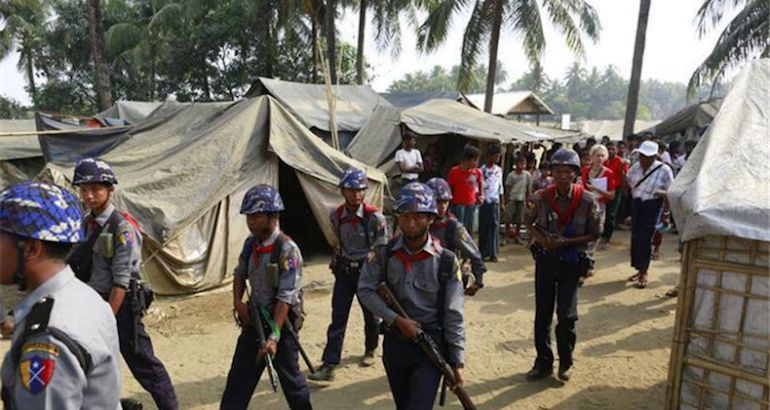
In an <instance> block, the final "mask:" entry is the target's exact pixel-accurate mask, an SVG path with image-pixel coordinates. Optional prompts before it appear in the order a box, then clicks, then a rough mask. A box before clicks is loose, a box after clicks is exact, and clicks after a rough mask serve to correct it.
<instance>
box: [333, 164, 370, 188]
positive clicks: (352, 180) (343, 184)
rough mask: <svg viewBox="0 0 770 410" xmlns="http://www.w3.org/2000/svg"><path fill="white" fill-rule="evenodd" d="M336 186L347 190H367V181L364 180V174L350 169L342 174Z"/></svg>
mask: <svg viewBox="0 0 770 410" xmlns="http://www.w3.org/2000/svg"><path fill="white" fill-rule="evenodd" d="M337 186H338V187H340V188H347V189H357V190H360V189H367V188H369V180H368V179H367V178H366V172H364V171H362V170H360V169H358V168H355V167H350V168H348V169H346V170H345V172H344V173H343V174H342V177H341V178H340V182H339V184H338V185H337Z"/></svg>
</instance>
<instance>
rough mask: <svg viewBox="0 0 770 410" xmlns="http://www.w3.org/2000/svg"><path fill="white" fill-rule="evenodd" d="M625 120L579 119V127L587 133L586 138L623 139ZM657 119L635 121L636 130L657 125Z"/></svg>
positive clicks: (636, 131) (639, 130)
mask: <svg viewBox="0 0 770 410" xmlns="http://www.w3.org/2000/svg"><path fill="white" fill-rule="evenodd" d="M624 122H625V121H623V120H586V121H578V122H577V128H578V129H579V130H580V131H582V132H583V134H585V138H588V137H591V136H592V137H594V138H596V139H597V140H599V138H601V137H603V136H605V135H606V136H608V137H610V139H611V140H613V141H621V140H623V124H624ZM655 123H656V121H642V120H636V121H634V132H635V133H638V132H641V131H642V130H645V129H647V128H650V127H651V126H653V125H655Z"/></svg>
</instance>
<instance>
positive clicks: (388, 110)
mask: <svg viewBox="0 0 770 410" xmlns="http://www.w3.org/2000/svg"><path fill="white" fill-rule="evenodd" d="M400 122H401V109H400V108H396V107H388V106H379V107H377V109H375V110H374V113H373V114H372V116H371V118H369V121H368V122H367V123H366V125H365V126H364V128H362V129H361V131H359V132H358V134H357V135H356V137H355V138H353V141H351V142H350V144H348V146H347V148H346V149H345V151H346V152H347V153H348V155H350V156H351V157H352V158H355V159H357V160H358V161H361V162H363V163H364V164H368V165H371V166H373V167H379V166H380V165H382V164H383V163H384V162H385V161H387V159H388V158H389V157H391V156H393V153H394V152H395V151H396V149H398V146H399V145H401V132H400V130H399V128H398V124H399V123H400Z"/></svg>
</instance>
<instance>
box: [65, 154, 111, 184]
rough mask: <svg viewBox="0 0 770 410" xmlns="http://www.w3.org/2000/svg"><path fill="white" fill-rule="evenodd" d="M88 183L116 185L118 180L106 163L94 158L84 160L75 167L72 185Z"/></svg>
mask: <svg viewBox="0 0 770 410" xmlns="http://www.w3.org/2000/svg"><path fill="white" fill-rule="evenodd" d="M88 183H102V184H108V185H115V184H117V183H118V178H117V177H116V176H115V173H114V172H112V168H111V167H110V166H109V165H108V164H107V163H106V162H104V161H102V160H100V159H96V158H84V159H81V160H80V161H78V164H77V165H76V166H75V176H74V177H73V178H72V185H75V186H77V185H80V184H88Z"/></svg>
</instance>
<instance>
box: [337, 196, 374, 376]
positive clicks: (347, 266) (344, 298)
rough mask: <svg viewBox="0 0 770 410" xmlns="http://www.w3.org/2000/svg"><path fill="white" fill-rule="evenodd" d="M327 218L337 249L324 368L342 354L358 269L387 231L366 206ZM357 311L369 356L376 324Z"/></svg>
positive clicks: (340, 210)
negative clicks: (361, 319)
mask: <svg viewBox="0 0 770 410" xmlns="http://www.w3.org/2000/svg"><path fill="white" fill-rule="evenodd" d="M329 218H330V220H331V223H332V227H333V228H334V231H335V232H337V234H338V240H339V248H338V249H337V253H336V254H335V256H334V260H333V261H332V272H333V273H334V291H333V294H332V322H331V324H330V325H329V329H328V331H327V333H326V339H327V343H326V348H325V349H324V353H323V358H322V359H323V362H324V364H331V365H337V364H339V363H340V357H341V354H342V344H343V341H344V338H345V329H346V327H347V322H348V316H349V314H350V306H351V303H352V302H353V297H354V296H355V295H356V291H357V289H358V278H359V275H360V269H361V265H362V264H363V262H364V260H366V257H367V256H368V255H369V252H370V251H371V250H372V249H373V247H376V246H381V245H385V244H387V243H388V228H387V222H386V221H385V216H383V215H382V213H380V212H379V211H378V210H377V209H376V208H374V207H371V206H369V205H366V204H362V205H361V206H359V208H358V210H357V211H356V213H355V214H353V215H351V214H350V213H349V212H348V209H347V208H346V207H345V206H344V205H341V206H340V207H339V208H337V209H336V210H334V211H333V212H332V213H331V215H330V217H329ZM359 303H360V301H359ZM361 311H362V313H363V315H364V334H365V339H366V340H365V351H366V352H372V351H374V350H375V349H377V342H378V339H379V322H378V320H377V318H376V317H375V316H374V315H373V314H372V313H371V312H370V311H369V310H368V309H366V308H365V307H364V306H363V305H362V306H361Z"/></svg>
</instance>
